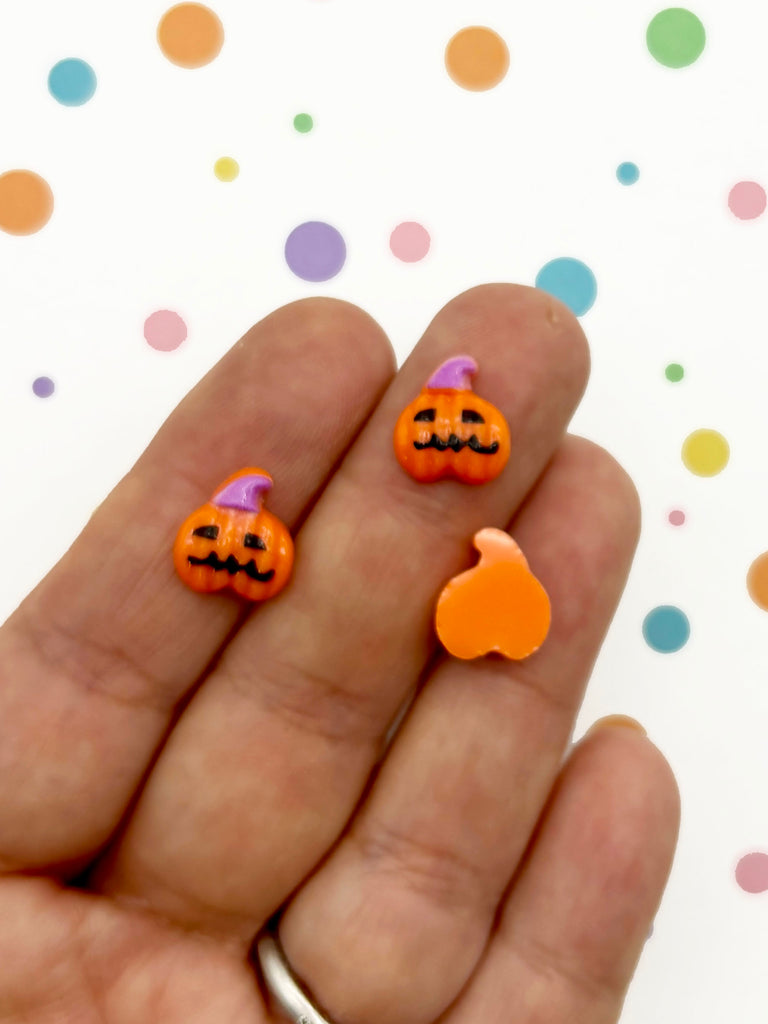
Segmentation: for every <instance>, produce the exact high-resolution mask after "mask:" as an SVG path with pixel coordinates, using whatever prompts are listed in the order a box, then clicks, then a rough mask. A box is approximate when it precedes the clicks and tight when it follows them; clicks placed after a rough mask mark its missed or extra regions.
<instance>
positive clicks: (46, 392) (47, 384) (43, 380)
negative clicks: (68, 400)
mask: <svg viewBox="0 0 768 1024" xmlns="http://www.w3.org/2000/svg"><path fill="white" fill-rule="evenodd" d="M55 389H56V385H55V384H54V383H53V381H52V380H51V378H50V377H38V378H37V379H36V380H35V381H33V383H32V390H33V391H34V393H35V394H36V395H37V397H38V398H50V397H51V395H52V394H53V392H54V391H55Z"/></svg>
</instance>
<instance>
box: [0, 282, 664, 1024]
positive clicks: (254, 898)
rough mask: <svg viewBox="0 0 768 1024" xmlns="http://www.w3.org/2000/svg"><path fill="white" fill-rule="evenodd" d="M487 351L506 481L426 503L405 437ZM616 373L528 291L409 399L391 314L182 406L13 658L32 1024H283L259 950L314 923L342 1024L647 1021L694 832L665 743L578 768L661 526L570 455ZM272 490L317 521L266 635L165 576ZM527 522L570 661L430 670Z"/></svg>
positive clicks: (24, 968) (431, 347)
mask: <svg viewBox="0 0 768 1024" xmlns="http://www.w3.org/2000/svg"><path fill="white" fill-rule="evenodd" d="M466 350H470V351H471V352H472V354H473V355H474V356H475V357H476V358H477V360H478V362H479V364H480V367H481V373H482V371H483V369H484V368H488V370H492V371H493V372H492V373H491V372H489V373H487V375H486V376H485V378H484V380H485V382H486V386H485V388H484V391H485V393H486V394H488V397H489V398H491V399H492V400H493V402H494V404H495V405H497V406H499V407H500V408H502V410H503V411H504V413H505V414H506V416H507V419H508V420H509V421H510V426H511V428H512V438H513V450H512V458H511V460H510V465H509V466H508V468H507V470H505V473H504V474H503V475H502V477H501V478H499V480H498V481H496V482H495V483H494V484H492V485H489V486H487V487H483V488H468V487H462V485H460V484H456V483H445V484H440V485H422V486H419V485H418V484H416V483H414V482H413V481H412V480H410V478H408V477H407V476H406V475H405V474H404V473H403V472H402V470H401V469H400V468H399V467H398V466H397V464H396V462H395V460H394V458H393V456H392V452H391V432H392V425H393V423H394V421H395V419H396V417H397V415H398V413H399V411H400V409H401V408H402V407H403V406H404V405H405V404H406V403H407V402H408V401H409V400H410V399H411V398H412V397H413V395H414V394H415V393H416V392H417V391H418V390H419V389H420V387H421V386H422V384H423V381H424V380H425V379H426V377H427V375H428V374H429V373H430V372H431V371H432V370H433V369H434V368H435V366H436V365H437V364H438V363H439V362H440V361H441V360H442V359H444V358H446V357H447V356H450V355H453V354H456V352H459V351H466ZM587 365H588V358H587V354H586V347H585V343H584V340H583V335H582V334H581V332H580V328H579V326H578V324H577V323H576V321H575V320H574V319H573V318H572V317H571V316H570V315H569V314H568V313H567V311H565V310H564V309H563V307H561V306H559V305H558V304H557V303H555V302H554V301H553V300H550V299H549V298H548V297H546V296H544V295H542V294H541V293H538V292H534V291H532V290H529V289H522V288H514V287H512V286H504V285H490V286H484V287H481V288H476V289H472V290H471V291H469V292H466V293H464V294H463V295H461V296H458V297H457V298H456V299H454V300H453V301H452V302H451V303H449V304H448V305H447V306H446V307H445V308H444V309H443V310H442V311H441V312H440V313H439V314H438V316H437V317H436V318H435V320H434V321H433V323H432V324H431V325H430V327H429V328H428V329H427V331H426V333H425V336H424V338H423V339H422V341H421V342H420V343H419V345H418V346H417V348H416V350H415V352H414V354H413V356H412V357H411V359H410V360H409V361H408V363H407V364H406V366H405V367H404V368H403V369H402V370H401V371H400V373H399V374H397V376H396V377H393V373H394V368H393V362H392V355H391V350H390V348H389V346H388V343H387V342H386V339H385V338H384V337H383V335H382V333H381V331H380V329H379V328H378V327H377V326H376V325H375V324H374V323H373V321H371V320H370V319H369V318H368V317H367V316H366V315H365V314H363V313H362V312H361V311H359V310H357V309H356V308H354V307H351V306H348V305H346V304H344V303H340V302H335V301H330V300H321V299H313V300H306V301H304V302H299V303H294V304H293V305H291V306H288V307H285V308H284V309H281V310H278V311H277V312H276V313H274V314H272V315H271V316H270V317H268V318H267V319H266V320H264V321H262V322H261V323H260V324H258V325H257V326H256V327H254V328H253V329H252V330H251V331H250V332H249V333H248V335H247V336H246V338H244V339H243V340H242V341H240V342H238V344H237V345H236V346H235V347H234V348H233V349H232V351H231V352H230V353H229V354H228V355H227V356H226V357H225V358H224V359H223V360H222V361H221V363H220V364H219V365H218V366H217V367H215V368H214V369H213V370H212V371H211V373H210V374H209V375H208V376H207V377H206V378H205V379H204V380H203V381H202V382H201V384H200V385H199V386H198V387H197V388H196V389H195V390H194V391H193V392H192V393H191V395H190V396H189V397H188V398H187V399H186V400H185V401H184V402H183V403H182V404H181V406H180V407H179V408H178V409H177V410H176V412H175V413H174V414H173V416H172V417H171V418H170V419H169V421H168V423H167V424H166V425H165V426H164V427H163V429H162V430H161V432H160V433H159V434H158V436H157V438H156V439H155V441H154V442H153V444H152V445H151V446H150V447H149V449H148V450H147V452H146V453H145V454H144V456H143V457H142V458H141V459H140V461H139V462H138V463H137V465H136V467H135V468H134V470H133V471H132V472H131V473H130V474H129V475H128V476H127V477H126V478H125V480H124V481H122V482H121V484H120V485H119V486H118V487H117V488H116V490H115V491H114V492H113V494H112V495H110V497H109V498H108V499H107V501H106V502H105V503H104V504H103V505H102V506H101V507H100V508H99V509H98V510H97V512H96V513H95V514H94V516H93V517H92V520H91V522H90V523H89V524H88V526H87V528H86V530H85V531H84V533H83V535H82V536H81V537H80V538H79V539H78V541H77V542H76V544H75V545H74V546H73V548H72V549H71V550H70V551H69V552H68V553H67V555H66V556H65V558H64V559H63V560H62V562H61V563H60V564H59V565H58V566H57V567H56V568H55V569H54V570H53V572H52V573H51V574H50V575H49V576H48V577H47V578H46V580H44V581H43V582H42V583H41V585H40V586H39V587H38V588H37V590H35V591H34V592H33V593H32V594H31V595H30V597H29V598H28V599H27V600H26V601H25V602H24V604H23V605H22V606H21V607H20V608H19V609H18V611H17V612H16V613H15V614H14V615H13V616H12V617H11V618H10V619H9V620H8V622H7V623H6V625H5V626H4V627H3V630H2V631H1V632H0V673H2V674H1V676H0V730H2V735H1V736H0V741H1V742H0V750H1V751H2V753H0V766H1V771H0V780H2V788H1V789H0V867H1V868H2V869H3V873H4V877H3V878H2V879H0V951H1V952H2V956H0V1022H2V1024H6V1022H8V1024H15V1022H17V1021H18V1022H21V1021H24V1022H29V1024H49V1022H50V1024H59V1022H69V1021H73V1022H75V1021H76V1022H78V1024H80V1022H91V1021H94V1022H99V1024H123V1022H126V1024H127V1022H129V1021H130V1022H131V1024H132V1022H134V1021H136V1020H139V1019H140V1020H143V1021H146V1022H150V1024H154V1022H158V1024H160V1022H162V1024H176V1021H179V1022H181V1021H184V1024H197V1022H199V1024H209V1022H210V1024H220V1022H224V1021H226V1022H227V1024H241V1022H242V1024H264V1022H266V1021H267V1020H271V1019H272V1017H271V1016H270V1012H269V1010H268V1009H267V1008H266V1007H265V1005H264V1002H263V1000H262V996H261V993H260V989H259V985H258V981H257V978H256V975H255V972H254V970H253V968H252V967H251V965H250V963H249V960H248V952H249V947H250V944H251V942H252V939H253V936H254V935H255V934H256V932H257V931H258V929H259V928H260V927H261V926H262V925H263V923H264V922H265V921H266V920H267V919H268V918H269V917H270V916H271V915H272V914H273V913H274V912H275V910H276V909H277V908H279V907H280V906H282V905H284V904H285V903H286V901H289V900H290V902H289V903H288V908H287V910H286V912H285V914H284V916H283V920H282V923H281V937H282V941H283V945H284V947H285V949H286V953H287V955H288V958H289V960H290V962H291V963H292V965H293V967H294V969H295V970H296V972H297V973H298V974H299V975H300V976H301V977H303V978H304V979H305V981H306V982H307V983H308V984H309V986H310V987H311V988H312V990H313V991H314V992H315V994H316V996H317V998H318V999H319V1001H320V1002H321V1003H322V1005H323V1006H325V1007H326V1008H327V1011H328V1013H329V1015H330V1016H331V1018H332V1019H333V1020H335V1021H336V1022H337V1024H357V1022H358V1021H360V1022H363V1021H375V1022H376V1024H433V1022H434V1021H436V1020H437V1019H438V1018H440V1020H441V1022H443V1021H445V1022H446V1024H476V1022H478V1024H479V1021H481V1020H483V1021H485V1020H494V1021H499V1022H502V1021H507V1020H509V1021H512V1020H514V1021H515V1022H516V1024H534V1022H537V1021H539V1020H547V1021H548V1024H558V1022H560V1021H562V1022H565V1021H568V1022H569V1024H570V1022H573V1021H579V1022H582V1021H583V1022H584V1024H613V1022H615V1021H616V1019H617V1018H618V1015H619V1012H620V1009H621V1005H622V1000H623V997H624V993H625V991H626V988H627V985H628V983H629V980H630V978H631V976H632V972H633V970H634V967H635V964H636V962H637V959H638V957H639V955H640V951H641V949H642V945H643V942H644V940H645V937H646V935H647V931H648V927H649V925H650V922H651V920H652V917H653V914H654V912H655V909H656V906H657V905H658V901H659V898H660V895H661V892H662V889H663V886H664V882H665V879H666V875H667V872H668V870H669V866H670V861H671V857H672V852H673V848H674V842H675V835H676V831H677V824H678V813H679V810H678V795H677V790H676V787H675V783H674V779H673V777H672V774H671V772H670V770H669V768H668V766H667V764H666V762H665V761H664V759H663V758H662V756H661V755H660V754H659V752H658V751H657V750H656V749H655V747H653V746H652V744H651V743H650V742H649V741H648V740H647V739H645V738H644V737H642V735H641V734H640V733H638V732H633V731H630V730H628V729H616V728H608V729H602V730H598V731H596V732H595V733H594V734H590V736H589V737H588V738H587V739H586V740H585V741H584V742H583V743H581V744H579V745H578V746H577V747H575V748H574V750H573V751H572V753H571V754H570V757H569V758H568V759H567V761H566V762H565V763H564V764H563V755H564V753H567V748H568V740H569V736H570V734H571V731H572V728H573V722H574V718H575V715H576V712H577V710H578V706H579V702H580V700H581V696H582V693H583V689H584V686H585V683H586V680H587V678H588V675H589V671H590V668H591V665H592V663H593V661H594V658H595V656H596V654H597V651H598V649H599V646H600V643H601V640H602V637H603V635H604V633H605V630H606V628H607V624H608V622H609V621H610V618H611V615H612V614H613V611H614V608H615V605H616V602H617V600H618V598H619V596H620V593H621V590H622V588H623V585H624V581H625V578H626V574H627V571H628V567H629V564H630V561H631V557H632V551H633V549H634V545H635V542H636V538H637V532H638V514H637V502H636V497H635V494H634V490H633V488H632V485H631V484H630V483H629V481H628V480H627V478H626V476H625V475H624V474H623V472H622V471H621V470H620V469H619V468H618V467H617V465H616V464H615V463H614V462H613V460H612V459H611V458H610V457H609V456H607V455H606V454H605V453H604V452H603V451H602V450H600V449H598V448H596V447H595V446H593V445H591V444H588V443H587V442H584V441H581V440H580V439H576V438H571V437H565V438H564V437H563V435H564V431H565V428H566V425H567V423H568V420H569V419H570V416H571V415H572V412H573V410H574V408H575V406H576V404H577V402H578V400H579V397H580V395H581V392H582V390H583V388H584V385H585V383H586V377H587V372H588V371H587ZM490 391H493V394H492V395H491V394H489V393H488V392H490ZM253 464H256V465H262V466H264V467H265V468H268V469H269V471H270V472H271V473H272V475H273V477H274V479H275V489H274V491H273V493H272V496H271V500H270V508H271V509H272V510H273V511H274V512H275V513H276V514H277V515H278V516H279V517H280V518H281V519H282V520H283V521H284V522H286V523H288V524H289V525H290V526H291V527H292V529H293V530H294V531H295V530H296V529H297V526H298V524H301V529H300V531H299V532H298V534H297V554H296V567H295V573H294V578H293V580H292V583H291V585H290V586H289V587H288V588H287V589H286V590H285V591H284V592H283V593H282V594H281V595H280V596H279V597H277V598H275V599H273V600H272V601H270V602H269V603H267V604H265V605H263V606H260V607H258V608H257V609H256V610H255V611H254V612H253V614H251V615H248V616H243V615H240V614H239V612H238V608H237V606H236V604H235V603H234V602H233V601H232V600H231V599H230V598H229V597H226V596H221V595H218V596H215V597H205V598H203V597H201V596H199V595H197V594H193V593H192V592H190V591H187V590H185V588H184V587H183V586H181V584H180V583H179V581H178V580H177V579H176V577H175V576H174V574H173V569H172V566H171V565H170V558H169V551H170V546H171V544H172V542H173V538H174V535H175V531H176V529H177V527H178V524H179V522H180V521H181V520H182V519H183V518H184V517H185V516H186V515H187V514H188V512H189V511H191V510H192V509H193V508H195V507H196V506H197V505H199V504H201V501H202V500H205V499H206V498H207V497H208V495H209V493H210V491H211V489H212V487H213V486H215V485H216V484H217V483H218V482H219V481H220V480H222V479H224V477H226V476H227V475H228V474H229V473H230V472H232V471H233V469H236V468H238V467H239V466H245V465H253ZM510 521H514V525H513V528H512V532H513V533H514V536H515V538H516V539H517V540H519V541H520V543H521V546H522V547H523V549H524V550H525V552H526V554H527V556H528V558H529V560H530V561H531V564H532V567H534V568H535V571H536V575H537V576H538V577H539V578H540V579H541V580H542V582H543V583H544V584H545V586H546V588H547V590H548V592H549V593H550V596H551V598H552V606H553V624H552V632H551V634H550V637H549V639H548V640H547V643H546V644H545V646H544V648H542V650H541V651H540V652H539V653H538V654H537V655H535V656H534V657H533V658H532V659H530V661H528V662H524V663H520V664H514V665H510V664H509V663H507V662H504V663H502V662H500V661H498V660H494V659H483V660H481V661H478V662H473V663H461V664H459V663H457V662H455V661H452V660H435V659H434V658H433V655H434V649H433V639H432V630H431V613H432V606H433V601H434V596H435V595H436V593H437V592H438V590H439V588H440V586H441V584H442V583H444V582H445V580H446V579H447V578H448V577H450V576H451V575H452V574H454V573H455V572H457V571H460V570H461V568H464V567H466V560H467V558H468V556H469V550H468V548H469V539H470V538H471V536H472V534H473V533H474V532H475V531H476V530H477V529H479V528H481V527H483V526H488V525H498V526H501V527H505V526H506V525H507V524H509V522H510ZM92 567H98V570H99V571H98V572H95V571H94V570H93V568H92ZM414 694H415V699H413V702H412V704H411V706H410V708H409V710H408V713H407V716H406V718H405V720H404V722H403V724H402V725H401V727H400V728H399V730H398V732H397V735H396V737H395V739H394V741H393V742H392V744H391V746H390V747H389V748H386V744H385V738H386V737H387V734H388V732H389V730H390V727H391V725H392V723H393V720H394V719H395V718H396V716H397V714H398V710H399V709H400V708H402V706H403V704H404V702H405V701H406V700H408V699H409V698H410V697H411V696H413V695H414ZM32 876H35V877H32Z"/></svg>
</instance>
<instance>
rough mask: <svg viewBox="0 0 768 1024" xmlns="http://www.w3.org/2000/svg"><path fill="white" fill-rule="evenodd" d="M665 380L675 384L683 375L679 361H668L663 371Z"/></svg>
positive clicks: (683, 371)
mask: <svg viewBox="0 0 768 1024" xmlns="http://www.w3.org/2000/svg"><path fill="white" fill-rule="evenodd" d="M664 373H665V374H666V377H667V380H671V381H672V383H673V384H677V382H678V381H679V380H682V379H683V377H684V376H685V370H684V369H683V368H682V366H681V365H680V363H670V364H669V366H668V367H667V368H666V370H665V371H664Z"/></svg>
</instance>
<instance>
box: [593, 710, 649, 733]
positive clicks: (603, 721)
mask: <svg viewBox="0 0 768 1024" xmlns="http://www.w3.org/2000/svg"><path fill="white" fill-rule="evenodd" d="M614 725H617V726H621V727H622V728H624V729H634V730H635V732H641V733H642V734H643V736H647V735H648V733H647V732H646V731H645V729H644V728H643V726H642V725H640V723H639V722H638V721H637V720H636V719H634V718H630V717H629V715H606V716H605V718H598V720H597V721H596V722H595V724H594V725H593V726H591V727H590V728H589V729H588V730H587V735H589V734H590V733H592V732H594V731H595V730H597V729H604V728H606V727H608V728H610V727H611V726H614Z"/></svg>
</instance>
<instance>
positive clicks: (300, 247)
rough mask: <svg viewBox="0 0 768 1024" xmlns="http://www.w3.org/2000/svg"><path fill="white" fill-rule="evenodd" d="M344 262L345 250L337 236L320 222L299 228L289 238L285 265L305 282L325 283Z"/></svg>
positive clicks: (334, 229) (336, 232) (337, 271)
mask: <svg viewBox="0 0 768 1024" xmlns="http://www.w3.org/2000/svg"><path fill="white" fill-rule="evenodd" d="M346 259H347V246H346V244H345V242H344V239H343V238H342V236H341V234H340V232H338V231H337V230H336V228H334V227H332V226H331V225H330V224H325V223H324V222H323V221H319V220H310V221H306V222H305V223H304V224H299V226H298V227H295V228H294V229H293V231H292V232H291V233H290V235H288V238H287V240H286V243H285V261H286V263H287V264H288V266H289V267H290V268H291V270H292V271H293V273H294V274H295V275H296V276H297V277H300V278H301V279H302V280H304V281H328V280H330V279H331V278H332V277H335V276H336V275H337V274H338V273H339V271H340V270H341V268H342V267H343V266H344V263H345V262H346Z"/></svg>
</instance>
